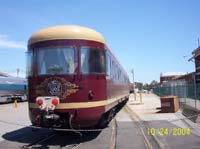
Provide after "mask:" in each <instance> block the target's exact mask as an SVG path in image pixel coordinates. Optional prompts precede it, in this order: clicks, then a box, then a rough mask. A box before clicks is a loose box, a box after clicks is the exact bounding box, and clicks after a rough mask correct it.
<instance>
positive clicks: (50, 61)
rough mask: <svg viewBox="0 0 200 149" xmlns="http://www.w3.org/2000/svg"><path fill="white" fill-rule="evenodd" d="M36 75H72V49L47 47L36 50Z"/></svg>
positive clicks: (73, 64)
mask: <svg viewBox="0 0 200 149" xmlns="http://www.w3.org/2000/svg"><path fill="white" fill-rule="evenodd" d="M37 66H38V67H37V68H38V75H45V74H48V75H54V74H73V73H74V71H75V62H74V49H73V48H69V47H49V48H40V49H38V50H37Z"/></svg>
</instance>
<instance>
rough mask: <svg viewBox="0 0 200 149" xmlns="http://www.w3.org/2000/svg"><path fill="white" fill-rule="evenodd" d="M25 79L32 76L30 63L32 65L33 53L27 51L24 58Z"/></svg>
mask: <svg viewBox="0 0 200 149" xmlns="http://www.w3.org/2000/svg"><path fill="white" fill-rule="evenodd" d="M26 58H27V60H26V77H29V76H32V75H33V70H32V63H33V52H32V51H29V52H27V56H26Z"/></svg>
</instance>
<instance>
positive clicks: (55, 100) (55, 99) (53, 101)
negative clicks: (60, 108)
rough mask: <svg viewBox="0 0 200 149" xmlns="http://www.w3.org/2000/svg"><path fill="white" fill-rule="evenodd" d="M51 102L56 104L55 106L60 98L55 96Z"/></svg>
mask: <svg viewBox="0 0 200 149" xmlns="http://www.w3.org/2000/svg"><path fill="white" fill-rule="evenodd" d="M51 104H52V105H54V106H55V107H56V106H57V105H58V104H59V99H58V98H53V99H52V100H51Z"/></svg>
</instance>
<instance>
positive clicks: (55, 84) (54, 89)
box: [47, 80, 62, 96]
mask: <svg viewBox="0 0 200 149" xmlns="http://www.w3.org/2000/svg"><path fill="white" fill-rule="evenodd" d="M47 88H48V93H49V94H50V95H52V96H59V95H60V94H61V89H62V84H61V83H60V82H59V81H57V80H52V81H50V82H49V83H48V85H47Z"/></svg>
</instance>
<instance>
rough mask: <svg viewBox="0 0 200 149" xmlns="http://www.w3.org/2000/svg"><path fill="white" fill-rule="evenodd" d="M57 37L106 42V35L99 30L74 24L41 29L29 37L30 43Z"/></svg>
mask: <svg viewBox="0 0 200 149" xmlns="http://www.w3.org/2000/svg"><path fill="white" fill-rule="evenodd" d="M57 39H82V40H92V41H98V42H101V43H104V44H106V41H105V39H104V37H103V36H102V35H101V34H100V33H99V32H97V31H95V30H93V29H90V28H86V27H81V26H74V25H70V26H67V25H65V26H64V25H63V26H54V27H49V28H45V29H42V30H39V31H38V32H35V33H34V34H33V35H32V36H31V37H30V38H29V40H28V44H29V45H30V44H33V43H36V42H40V41H48V40H57Z"/></svg>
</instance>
